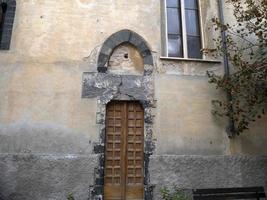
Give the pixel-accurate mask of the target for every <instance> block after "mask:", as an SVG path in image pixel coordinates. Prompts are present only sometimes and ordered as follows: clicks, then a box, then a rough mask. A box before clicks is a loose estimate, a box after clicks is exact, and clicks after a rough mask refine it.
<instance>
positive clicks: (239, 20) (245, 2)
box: [208, 0, 267, 134]
mask: <svg viewBox="0 0 267 200" xmlns="http://www.w3.org/2000/svg"><path fill="white" fill-rule="evenodd" d="M226 3H227V4H230V5H231V6H233V8H234V12H233V14H234V17H235V19H236V23H233V24H231V25H230V24H222V23H221V22H220V20H219V19H218V18H216V17H215V18H213V19H212V22H213V28H214V29H215V30H216V31H221V33H225V34H226V40H225V42H224V40H222V37H218V38H216V39H214V41H215V42H216V50H209V52H212V53H213V55H216V56H217V55H221V56H223V55H224V56H225V55H226V56H227V57H228V60H229V63H230V66H231V71H230V73H229V74H225V75H216V74H215V73H212V72H208V76H209V82H210V83H213V84H215V85H216V87H217V88H220V89H223V90H224V91H225V92H227V93H228V94H229V95H230V96H231V98H230V101H227V100H225V101H222V100H215V101H214V102H213V103H214V105H216V109H215V110H214V113H215V114H217V115H219V116H227V117H229V118H231V119H232V120H233V122H234V124H235V133H236V134H239V133H242V132H244V131H245V130H246V129H249V125H250V123H251V122H254V121H256V120H257V119H259V118H262V116H263V115H265V114H266V111H267V0H227V1H226ZM223 42H224V43H223ZM222 44H223V45H222Z"/></svg>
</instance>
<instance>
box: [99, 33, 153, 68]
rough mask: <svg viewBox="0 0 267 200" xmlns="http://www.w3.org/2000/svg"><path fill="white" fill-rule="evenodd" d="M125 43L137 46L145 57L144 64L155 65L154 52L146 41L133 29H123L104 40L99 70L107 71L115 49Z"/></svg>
mask: <svg viewBox="0 0 267 200" xmlns="http://www.w3.org/2000/svg"><path fill="white" fill-rule="evenodd" d="M123 43H129V44H132V45H133V46H135V47H136V48H137V50H138V51H139V52H140V54H141V55H142V57H143V59H144V65H153V57H152V53H151V50H150V48H149V47H148V45H147V43H146V41H145V40H144V39H143V38H142V37H141V36H140V35H138V34H137V33H135V32H133V31H131V30H121V31H118V32H116V33H114V34H113V35H111V36H110V37H109V38H107V39H106V41H105V42H104V44H103V46H102V48H101V50H100V53H99V56H98V60H97V71H98V72H101V73H105V72H106V71H107V63H108V60H109V58H110V56H111V55H112V52H113V50H114V49H115V48H116V47H117V46H119V45H121V44H123Z"/></svg>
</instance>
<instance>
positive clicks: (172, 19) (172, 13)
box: [167, 8, 181, 34]
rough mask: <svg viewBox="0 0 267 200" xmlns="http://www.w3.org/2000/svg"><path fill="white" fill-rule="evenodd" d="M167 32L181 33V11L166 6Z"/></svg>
mask: <svg viewBox="0 0 267 200" xmlns="http://www.w3.org/2000/svg"><path fill="white" fill-rule="evenodd" d="M167 12H168V13H167V18H168V33H169V34H180V33H181V13H180V10H178V9H177V8H168V10H167Z"/></svg>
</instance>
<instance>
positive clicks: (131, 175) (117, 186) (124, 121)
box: [104, 101, 144, 200]
mask: <svg viewBox="0 0 267 200" xmlns="http://www.w3.org/2000/svg"><path fill="white" fill-rule="evenodd" d="M106 123H107V124H106V127H107V128H106V150H105V179H104V183H105V184H104V199H105V200H143V199H144V170H143V163H144V158H143V157H144V153H143V152H144V110H143V108H142V106H141V105H140V103H138V102H135V101H133V102H132V101H112V102H110V103H109V104H108V106H107V119H106Z"/></svg>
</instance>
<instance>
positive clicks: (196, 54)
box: [187, 36, 202, 59]
mask: <svg viewBox="0 0 267 200" xmlns="http://www.w3.org/2000/svg"><path fill="white" fill-rule="evenodd" d="M187 49H188V57H189V58H199V59H201V58H202V53H201V42H200V37H192V36H187Z"/></svg>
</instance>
